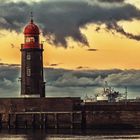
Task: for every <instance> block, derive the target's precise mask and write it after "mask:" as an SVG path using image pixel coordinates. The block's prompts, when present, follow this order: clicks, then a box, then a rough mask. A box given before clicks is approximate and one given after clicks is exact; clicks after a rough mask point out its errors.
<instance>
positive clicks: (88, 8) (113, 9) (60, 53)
mask: <svg viewBox="0 0 140 140" xmlns="http://www.w3.org/2000/svg"><path fill="white" fill-rule="evenodd" d="M30 11H33V13H34V20H35V22H36V23H37V24H38V25H39V27H40V30H41V33H42V37H41V40H42V41H46V42H44V48H45V52H44V65H45V66H51V67H55V68H65V69H77V68H88V69H112V68H119V69H139V68H140V64H139V60H140V28H139V27H140V1H139V0H135V1H134V0H117V1H116V0H31V1H27V0H0V46H1V47H0V61H1V62H2V63H9V64H20V51H19V49H20V44H21V43H24V42H23V41H24V35H23V29H24V27H25V25H26V24H27V23H28V21H29V18H30Z"/></svg>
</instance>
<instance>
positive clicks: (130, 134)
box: [0, 130, 140, 140]
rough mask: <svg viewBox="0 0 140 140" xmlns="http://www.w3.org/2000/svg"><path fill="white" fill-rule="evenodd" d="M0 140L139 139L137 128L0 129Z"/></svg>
mask: <svg viewBox="0 0 140 140" xmlns="http://www.w3.org/2000/svg"><path fill="white" fill-rule="evenodd" d="M0 140H140V131H139V130H87V131H86V132H83V131H79V130H73V131H72V130H48V131H41V130H36V131H32V130H18V131H16V130H11V131H4V130H3V131H1V132H0Z"/></svg>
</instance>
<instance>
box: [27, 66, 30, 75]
mask: <svg viewBox="0 0 140 140" xmlns="http://www.w3.org/2000/svg"><path fill="white" fill-rule="evenodd" d="M27 76H31V69H29V68H27Z"/></svg>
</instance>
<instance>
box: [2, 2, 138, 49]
mask: <svg viewBox="0 0 140 140" xmlns="http://www.w3.org/2000/svg"><path fill="white" fill-rule="evenodd" d="M31 10H33V12H34V16H35V21H36V22H37V23H38V24H39V25H40V27H41V28H42V31H43V34H44V35H46V36H47V37H46V39H48V40H49V42H50V43H55V44H56V45H59V44H61V45H63V46H65V47H67V41H66V37H72V38H73V39H74V40H75V41H78V42H81V43H82V44H84V45H88V41H87V39H86V37H85V36H84V35H83V34H82V33H81V31H80V28H83V27H84V26H86V25H87V24H88V23H95V24H99V25H100V24H106V27H107V29H109V30H110V31H111V30H114V31H116V32H119V33H121V34H122V35H124V36H126V37H128V38H130V39H135V40H139V36H136V35H133V34H129V33H126V32H125V31H124V29H123V28H122V27H120V26H119V25H118V24H117V22H118V21H121V20H126V21H130V20H132V19H140V10H138V9H136V7H134V6H133V5H130V4H126V3H124V1H123V0H116V1H115V0H112V1H111V0H85V1H84V0H75V1H74V0H59V1H57V0H56V1H54V0H53V1H52V0H48V1H41V2H32V3H25V2H17V3H14V2H10V1H1V4H0V28H1V29H7V30H16V31H17V32H21V30H22V28H23V26H24V25H25V24H26V23H27V21H28V20H29V13H30V11H31Z"/></svg>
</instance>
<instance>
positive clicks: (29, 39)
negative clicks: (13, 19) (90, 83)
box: [25, 36, 35, 43]
mask: <svg viewBox="0 0 140 140" xmlns="http://www.w3.org/2000/svg"><path fill="white" fill-rule="evenodd" d="M25 41H26V43H30V42H35V38H34V37H31V36H30V37H26V39H25Z"/></svg>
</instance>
